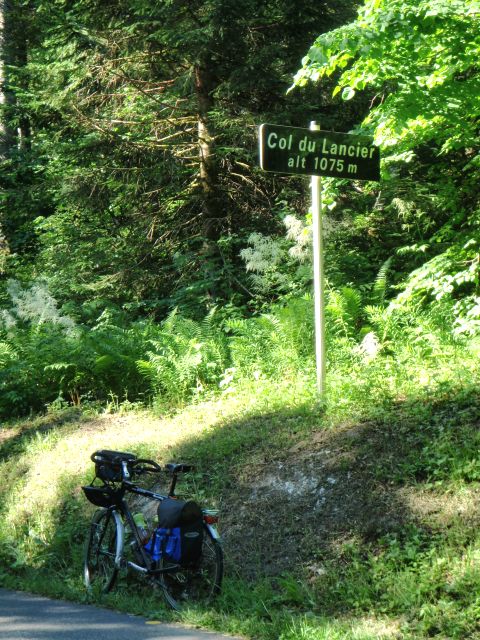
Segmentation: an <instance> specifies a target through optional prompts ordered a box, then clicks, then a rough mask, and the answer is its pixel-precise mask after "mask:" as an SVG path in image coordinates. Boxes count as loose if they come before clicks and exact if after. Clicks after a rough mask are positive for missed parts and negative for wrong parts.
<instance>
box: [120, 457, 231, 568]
mask: <svg viewBox="0 0 480 640" xmlns="http://www.w3.org/2000/svg"><path fill="white" fill-rule="evenodd" d="M122 464H123V465H124V467H125V468H124V474H125V475H124V478H125V479H124V480H123V482H122V487H123V488H124V489H125V492H126V493H133V494H136V495H139V496H143V497H145V498H149V499H151V500H157V501H158V502H162V500H166V499H167V498H169V497H174V495H175V486H176V482H177V475H176V474H173V475H172V480H171V483H170V487H169V491H168V495H163V494H160V493H156V492H154V491H150V490H149V489H144V488H142V487H138V486H137V485H135V484H134V483H132V482H130V480H127V479H126V478H130V474H129V472H128V469H126V466H127V465H126V463H122ZM111 509H112V514H113V515H114V517H115V520H116V522H117V523H119V525H120V532H121V544H117V547H118V546H119V547H120V554H119V555H117V556H116V557H115V565H116V566H117V568H120V567H121V566H122V565H123V566H125V563H124V561H123V548H124V543H125V525H124V523H123V521H122V518H121V517H120V514H119V512H118V510H117V509H116V508H114V507H113V508H111ZM120 510H121V513H122V514H123V515H124V517H125V519H126V521H127V524H128V526H129V527H130V530H131V531H132V532H133V535H134V537H135V541H136V543H137V547H138V550H139V551H140V554H141V556H142V559H143V561H144V563H145V566H144V567H142V566H140V565H138V564H137V563H136V562H133V561H131V560H127V561H126V566H128V567H131V568H132V569H134V570H135V571H140V572H141V573H144V574H146V575H159V574H160V573H174V572H175V571H177V570H178V569H179V568H180V565H172V566H169V567H167V568H164V569H152V568H150V567H151V564H152V559H151V558H150V556H149V554H148V553H147V552H146V551H145V548H144V545H143V543H142V540H141V538H140V535H139V533H138V528H137V525H136V523H135V521H134V519H133V515H132V513H131V511H130V508H129V506H128V504H127V502H126V501H125V500H124V499H123V500H122V502H121V509H120ZM202 511H203V514H204V520H203V523H204V526H205V527H206V528H207V529H208V531H209V533H210V535H211V536H212V538H213V539H214V540H217V541H218V540H220V534H219V533H218V531H217V528H216V527H215V526H214V523H212V522H208V521H207V520H206V519H205V516H206V517H208V515H209V513H210V512H209V510H208V509H203V510H202Z"/></svg>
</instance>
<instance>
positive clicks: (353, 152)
mask: <svg viewBox="0 0 480 640" xmlns="http://www.w3.org/2000/svg"><path fill="white" fill-rule="evenodd" d="M259 139H260V166H261V168H262V169H264V170H265V171H275V172H276V173H295V174H300V175H309V176H330V177H332V178H350V179H352V180H380V151H379V148H378V147H375V146H374V145H373V139H372V138H368V137H366V136H357V135H351V134H348V133H336V132H334V131H313V130H311V129H302V128H300V127H284V126H281V125H278V124H262V125H261V126H260V135H259Z"/></svg>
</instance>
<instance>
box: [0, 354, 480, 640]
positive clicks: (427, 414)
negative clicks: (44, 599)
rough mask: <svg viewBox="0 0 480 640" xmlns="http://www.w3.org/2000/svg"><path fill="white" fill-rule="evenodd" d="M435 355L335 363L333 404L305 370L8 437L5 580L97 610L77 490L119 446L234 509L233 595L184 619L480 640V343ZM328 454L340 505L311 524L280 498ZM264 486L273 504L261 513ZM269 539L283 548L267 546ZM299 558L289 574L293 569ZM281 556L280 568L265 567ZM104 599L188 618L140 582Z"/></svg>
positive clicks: (4, 436) (353, 636) (59, 421)
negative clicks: (98, 460) (161, 409)
mask: <svg viewBox="0 0 480 640" xmlns="http://www.w3.org/2000/svg"><path fill="white" fill-rule="evenodd" d="M421 348H423V347H421V346H418V345H417V346H415V345H412V344H404V345H403V346H402V347H401V348H400V347H398V348H397V349H396V350H395V352H394V353H385V354H383V355H382V356H381V357H379V358H377V359H376V360H373V361H371V362H363V361H361V360H360V359H357V360H351V359H350V360H348V361H347V360H346V361H345V362H344V363H343V364H342V363H341V362H340V361H338V362H337V363H336V367H335V369H334V370H333V369H332V370H331V371H330V373H329V380H328V401H327V402H324V403H321V404H319V403H318V401H317V399H316V397H315V392H314V387H313V384H312V380H314V375H313V371H312V370H311V369H310V370H309V369H308V366H306V367H305V370H304V372H303V373H302V374H298V373H297V374H295V375H292V376H291V377H290V378H289V379H285V380H283V381H282V382H278V381H277V382H275V383H274V382H272V381H271V380H269V379H266V378H263V377H260V378H259V379H258V380H256V381H254V383H245V382H242V381H234V383H233V384H232V385H231V386H230V389H229V391H228V392H226V393H225V394H224V395H223V396H222V397H220V398H217V399H213V400H210V401H205V402H197V403H196V404H192V405H190V406H188V407H186V408H184V409H183V410H178V411H176V412H171V413H170V414H163V415H159V416H158V415H157V416H155V415H153V414H152V413H149V412H147V411H143V412H142V411H133V412H132V411H122V410H120V411H119V412H117V413H114V414H102V413H94V412H92V413H89V412H88V410H83V411H80V410H66V411H52V412H50V413H47V414H46V415H44V416H41V417H37V418H34V419H32V420H26V421H18V422H14V423H9V424H6V425H4V426H3V428H2V429H1V430H0V477H1V478H2V484H1V486H0V516H1V518H0V558H1V560H2V562H1V564H0V567H1V568H0V583H1V584H2V585H3V586H10V587H16V588H23V589H28V590H31V591H37V592H40V593H44V594H48V595H52V596H56V597H63V598H69V599H72V600H77V601H85V600H86V595H85V592H84V589H83V585H82V582H81V557H82V545H83V539H84V534H85V531H86V528H87V523H88V519H89V517H90V516H91V512H92V509H91V508H90V506H89V505H88V504H87V503H86V501H85V500H84V498H83V496H82V493H81V490H80V486H81V484H82V483H86V482H88V481H89V480H90V479H91V476H92V465H91V463H90V461H89V455H90V453H91V452H92V451H93V450H95V449H98V448H102V447H105V448H116V449H119V450H122V449H123V450H132V451H134V452H136V453H137V454H139V455H142V456H149V457H153V458H155V459H157V460H159V461H167V460H168V459H175V458H177V459H180V458H181V459H183V460H185V461H189V460H191V461H195V464H196V473H195V474H194V475H193V477H191V478H190V479H189V480H188V482H186V489H187V490H188V491H189V492H193V494H194V495H196V496H197V497H198V498H199V499H201V500H202V501H204V502H207V503H210V504H216V505H218V506H220V508H221V512H222V515H223V521H224V524H225V532H224V533H225V542H226V551H227V578H226V580H225V585H224V590H223V593H222V595H221V597H220V599H219V600H218V602H217V603H216V605H215V606H214V607H213V608H211V609H208V610H198V609H192V610H190V611H187V612H185V613H183V614H182V615H181V616H180V619H181V620H182V621H184V622H186V623H188V624H192V625H200V626H204V627H207V628H211V629H217V630H221V631H224V632H230V633H234V634H243V635H245V636H246V637H251V638H262V639H266V640H270V639H271V640H278V639H280V640H299V639H300V640H320V639H321V640H323V639H328V640H336V639H337V638H338V639H340V638H341V639H342V640H373V639H385V640H387V639H392V638H402V639H406V640H409V639H412V640H413V639H415V640H417V639H418V640H426V639H427V638H438V639H439V640H440V639H442V640H443V639H446V638H451V639H458V640H465V639H467V638H472V639H473V638H477V637H479V635H478V634H479V626H478V625H479V621H480V597H479V595H478V594H480V535H479V533H478V531H479V526H478V525H479V524H480V508H479V504H480V503H479V496H480V491H479V479H480V460H479V455H478V451H479V443H480V436H479V429H478V427H479V420H480V399H479V395H478V392H477V389H478V383H479V378H480V367H479V364H478V345H477V344H476V343H474V342H471V343H469V344H464V345H460V346H452V345H451V344H450V345H447V344H445V345H439V346H438V347H437V350H436V352H435V353H429V354H427V355H425V350H424V351H423V352H422V351H421ZM327 450H328V451H330V452H332V453H331V454H330V458H329V460H330V464H331V466H330V467H329V468H328V470H327V471H325V474H326V475H325V477H331V478H333V480H335V482H337V485H336V487H335V492H336V493H335V492H334V490H333V489H332V493H331V494H328V491H327V494H326V495H330V498H329V502H328V501H327V504H326V506H325V509H324V511H323V512H321V513H320V516H319V515H318V514H317V515H315V518H316V519H313V515H314V514H313V511H312V509H311V508H306V507H305V506H304V505H303V503H302V502H301V501H300V502H298V501H296V498H295V494H284V495H286V496H287V499H284V500H283V501H282V500H279V499H278V496H279V495H280V494H278V493H275V492H274V491H278V490H279V486H280V485H279V483H280V480H281V481H282V482H284V484H285V486H290V485H287V481H288V482H290V483H292V482H293V481H294V480H295V476H294V473H293V472H294V470H298V469H302V472H305V473H307V472H309V470H310V471H311V470H312V469H313V467H312V466H311V463H310V462H309V460H311V455H312V454H313V453H316V454H318V455H319V456H320V455H323V454H324V452H325V451H327ZM322 459H323V458H322ZM332 461H333V462H334V463H335V464H334V466H332V465H333V462H332ZM309 465H310V466H309ZM289 468H291V472H289ZM322 469H323V468H321V467H320V466H318V467H316V470H317V471H318V474H319V477H320V475H321V474H322V473H324V471H323V470H322ZM274 472H275V473H277V472H278V473H277V476H275V475H272V474H274ZM289 473H290V475H289ZM269 474H270V476H269ZM282 474H283V475H282ZM269 477H270V478H273V479H274V480H275V482H273V483H271V485H268V483H266V482H265V483H264V484H263V485H261V482H260V481H261V479H262V478H264V479H265V478H269ZM333 480H332V482H333ZM347 480H348V481H347ZM259 482H260V485H259V486H261V487H263V488H262V491H263V492H264V493H265V494H266V495H265V496H264V498H265V499H264V500H263V501H262V499H263V498H262V497H261V496H260V497H259V498H258V499H257V500H256V501H253V500H252V495H253V494H252V488H253V487H254V486H255V485H256V484H258V483H259ZM275 483H276V484H275ZM322 486H323V485H322ZM332 487H333V484H332ZM327 489H328V487H327ZM269 491H272V493H271V494H269V493H268V492H269ZM288 496H290V497H288ZM282 502H283V505H284V506H287V507H288V508H289V510H290V512H291V513H290V519H289V518H288V517H287V516H288V512H287V511H285V510H283V511H282V504H281V503H282ZM245 505H246V506H245ZM355 505H356V506H355ZM327 507H328V509H330V511H328V509H327ZM264 508H268V509H269V511H268V513H265V512H264V511H262V510H264ZM335 508H337V510H338V509H339V510H340V511H343V512H345V514H346V515H345V517H344V518H343V519H342V518H340V517H339V516H338V515H337V516H335V513H336V512H335ZM242 509H243V511H242ZM255 509H257V511H255ZM349 509H350V510H351V511H349ZM382 509H384V510H385V513H382ZM362 511H363V512H366V513H364V514H363V515H364V516H365V515H366V516H371V519H372V521H371V523H370V524H368V523H367V520H368V518H366V517H363V518H362ZM242 514H243V515H242ZM327 515H328V517H327ZM347 516H348V517H347ZM387 516H388V517H387ZM241 519H242V523H243V524H242V523H240V525H239V520H241ZM256 522H258V523H259V524H258V525H257V526H258V529H255V526H256V525H255V523H256ZM263 523H266V524H265V526H264V524H263ZM235 526H236V527H237V529H238V527H239V526H240V530H239V533H238V534H237V538H235V535H234V529H235ZM268 527H269V528H270V530H269V532H268V533H269V535H270V543H269V545H270V546H267V545H264V544H263V543H262V536H261V533H262V531H261V529H262V530H263V529H265V528H268ZM318 527H323V529H321V531H322V535H320V533H319V532H320V529H319V528H318ZM235 540H237V541H238V540H240V541H241V542H242V545H243V546H242V548H241V549H236V548H235V545H236V543H235ZM229 541H230V542H229ZM286 545H289V546H288V553H290V552H291V553H292V554H293V555H292V558H293V559H292V561H291V562H290V563H288V562H287V563H285V562H283V563H282V561H281V556H282V554H283V555H285V553H286V549H287V546H286ZM277 556H278V558H279V560H278V563H277V564H275V563H274V564H273V565H271V566H269V568H268V570H267V568H266V566H265V565H266V562H265V559H268V558H269V557H270V558H272V557H277ZM242 558H243V561H242ZM127 586H129V587H130V588H129V589H127ZM132 586H134V589H132ZM101 604H102V605H105V606H108V607H113V608H116V609H119V610H123V611H129V612H131V613H136V614H142V615H146V616H147V617H150V618H151V619H161V620H169V619H179V617H178V616H177V617H176V616H175V615H174V614H172V613H171V612H169V611H167V610H166V609H165V608H164V607H163V604H162V601H161V599H160V598H159V596H158V593H156V592H155V591H152V589H151V588H150V587H149V586H148V585H145V584H142V583H140V582H131V581H130V582H129V583H128V585H127V583H126V582H125V579H123V580H122V581H121V583H120V585H119V588H118V589H117V590H116V591H114V592H113V593H112V594H110V595H108V596H104V597H103V598H102V600H101Z"/></svg>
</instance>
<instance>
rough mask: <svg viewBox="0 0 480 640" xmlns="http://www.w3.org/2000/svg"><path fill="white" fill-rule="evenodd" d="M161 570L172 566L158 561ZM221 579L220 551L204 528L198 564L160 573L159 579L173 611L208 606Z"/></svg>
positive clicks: (217, 591) (162, 560) (217, 544)
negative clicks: (201, 605)
mask: <svg viewBox="0 0 480 640" xmlns="http://www.w3.org/2000/svg"><path fill="white" fill-rule="evenodd" d="M158 565H159V568H160V569H168V568H169V567H173V566H175V565H172V563H171V562H169V561H168V560H165V559H163V558H161V559H160V560H159V562H158ZM222 578H223V549H222V545H221V544H220V542H219V541H218V540H217V539H215V538H214V537H213V536H212V534H211V533H210V531H209V529H208V528H207V527H205V528H204V536H203V543H202V554H201V557H200V561H199V562H198V563H197V564H196V565H195V566H194V567H192V568H180V569H178V570H176V571H174V572H172V573H161V574H160V576H159V579H158V582H159V584H160V587H161V589H162V592H163V597H164V599H165V601H166V603H167V604H168V605H169V606H170V607H171V608H172V609H174V610H175V611H181V610H182V609H184V608H185V607H188V606H192V605H198V604H203V605H205V604H209V603H210V602H211V601H212V599H213V598H215V596H217V595H218V594H219V593H220V590H221V586H222Z"/></svg>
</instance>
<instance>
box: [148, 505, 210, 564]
mask: <svg viewBox="0 0 480 640" xmlns="http://www.w3.org/2000/svg"><path fill="white" fill-rule="evenodd" d="M203 535H204V533H203V513H202V509H201V508H200V506H199V505H198V504H197V503H196V502H194V501H193V500H189V501H184V500H175V499H174V498H167V499H166V500H162V502H160V504H159V505H158V528H157V529H156V530H155V534H154V536H153V538H152V540H151V542H150V543H149V545H148V549H147V550H148V551H150V553H151V554H152V556H153V558H154V559H155V560H158V559H159V558H160V557H162V556H164V557H166V559H167V560H170V561H172V562H178V563H179V564H181V565H182V566H191V565H194V564H196V563H197V562H198V560H199V559H200V556H201V554H202V542H203Z"/></svg>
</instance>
